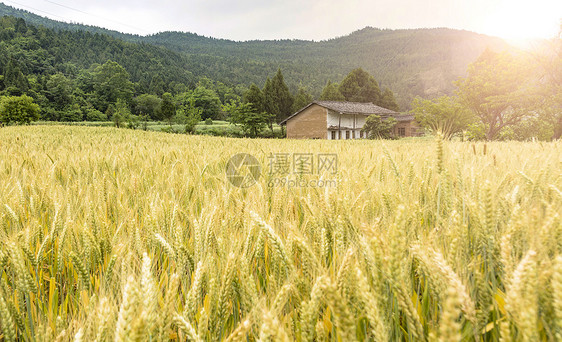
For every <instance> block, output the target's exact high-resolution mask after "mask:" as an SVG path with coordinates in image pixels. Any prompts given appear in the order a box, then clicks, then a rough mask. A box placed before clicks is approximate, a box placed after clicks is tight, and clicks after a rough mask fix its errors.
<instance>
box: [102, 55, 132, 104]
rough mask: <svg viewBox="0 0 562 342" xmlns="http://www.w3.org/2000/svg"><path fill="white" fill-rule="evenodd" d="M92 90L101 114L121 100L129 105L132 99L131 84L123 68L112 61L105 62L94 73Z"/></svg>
mask: <svg viewBox="0 0 562 342" xmlns="http://www.w3.org/2000/svg"><path fill="white" fill-rule="evenodd" d="M94 82H95V83H94V90H95V92H96V95H97V99H98V108H97V109H99V110H101V111H102V112H104V111H106V110H107V107H108V106H109V105H110V104H112V103H116V102H117V100H118V99H122V100H124V101H125V102H127V103H130V101H131V99H132V97H133V83H132V82H131V80H130V76H129V73H128V72H127V70H125V68H123V67H122V66H121V65H119V64H118V63H116V62H113V61H107V62H106V63H105V64H103V65H101V66H99V67H97V68H96V70H95V71H94Z"/></svg>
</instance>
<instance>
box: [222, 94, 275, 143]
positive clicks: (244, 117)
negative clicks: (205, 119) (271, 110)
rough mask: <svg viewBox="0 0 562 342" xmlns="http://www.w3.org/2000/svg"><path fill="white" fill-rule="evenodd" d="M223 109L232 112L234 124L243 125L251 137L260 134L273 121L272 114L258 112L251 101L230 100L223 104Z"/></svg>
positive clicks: (243, 128) (231, 117)
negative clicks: (240, 102) (238, 101)
mask: <svg viewBox="0 0 562 342" xmlns="http://www.w3.org/2000/svg"><path fill="white" fill-rule="evenodd" d="M223 110H224V111H225V112H227V113H229V114H230V120H231V122H232V123H234V124H239V125H241V126H242V130H243V131H244V133H245V134H247V135H249V136H250V137H257V136H258V134H259V133H260V132H261V131H262V130H263V129H264V128H265V127H266V126H267V124H268V123H269V122H271V116H272V115H271V114H268V113H266V112H261V113H260V112H258V111H257V110H255V108H253V107H252V104H251V103H242V104H239V103H236V102H230V103H229V104H227V105H225V106H223Z"/></svg>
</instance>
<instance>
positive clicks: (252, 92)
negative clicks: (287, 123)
mask: <svg viewBox="0 0 562 342" xmlns="http://www.w3.org/2000/svg"><path fill="white" fill-rule="evenodd" d="M244 103H250V104H252V107H253V108H254V109H255V110H256V111H258V112H260V113H261V112H265V111H266V109H265V105H264V98H263V93H262V91H261V89H260V88H259V87H258V86H257V85H256V84H255V83H252V84H251V85H250V88H248V90H247V91H246V92H245V93H244Z"/></svg>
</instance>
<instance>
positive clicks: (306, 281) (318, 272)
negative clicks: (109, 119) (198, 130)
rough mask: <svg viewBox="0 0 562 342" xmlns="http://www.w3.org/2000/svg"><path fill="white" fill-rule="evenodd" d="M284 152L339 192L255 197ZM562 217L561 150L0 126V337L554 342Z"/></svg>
mask: <svg viewBox="0 0 562 342" xmlns="http://www.w3.org/2000/svg"><path fill="white" fill-rule="evenodd" d="M238 152H247V153H251V154H252V155H254V156H255V157H256V158H257V159H258V160H259V162H260V163H261V165H262V175H263V176H262V177H261V178H260V179H259V180H258V181H257V184H255V185H254V186H251V187H248V188H237V187H234V186H232V185H231V184H230V183H229V182H228V180H227V178H226V175H225V167H226V164H227V161H228V160H229V158H230V157H231V156H232V155H234V154H236V153H238ZM280 152H283V153H313V154H317V153H335V154H337V157H338V169H337V173H336V174H335V175H333V176H334V177H335V178H337V187H315V188H311V187H293V188H288V187H282V186H276V187H269V186H268V185H267V184H268V177H269V176H268V171H267V165H268V156H270V154H271V153H280ZM303 177H312V176H303ZM561 214H562V143H561V142H553V143H544V142H529V143H523V142H493V143H483V142H479V143H468V142H464V143H463V142H443V141H441V140H439V139H436V140H434V139H432V138H430V139H421V140H402V141H318V140H316V141H291V140H251V139H227V138H214V137H208V136H205V137H204V136H186V135H173V134H165V133H155V132H141V131H131V130H118V129H114V128H85V127H63V126H60V127H45V126H30V127H5V128H1V129H0V272H1V274H0V276H1V278H0V327H1V329H0V333H1V335H0V341H17V340H21V341H167V340H175V341H185V340H189V341H356V340H358V341H437V340H439V341H460V340H463V341H499V340H501V341H555V340H562V253H561V251H562V220H561Z"/></svg>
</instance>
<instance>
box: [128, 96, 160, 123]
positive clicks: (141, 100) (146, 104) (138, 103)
mask: <svg viewBox="0 0 562 342" xmlns="http://www.w3.org/2000/svg"><path fill="white" fill-rule="evenodd" d="M133 103H134V108H135V112H136V113H137V114H140V115H148V116H149V117H150V118H151V119H152V120H161V119H162V115H161V112H160V108H161V105H162V99H161V98H159V97H158V96H156V95H152V94H142V95H139V96H137V97H136V98H135V99H134V100H133Z"/></svg>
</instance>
